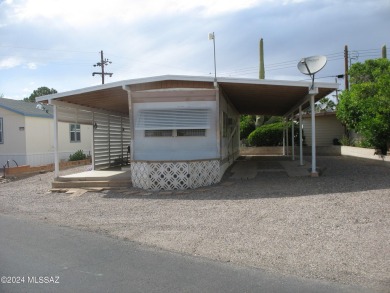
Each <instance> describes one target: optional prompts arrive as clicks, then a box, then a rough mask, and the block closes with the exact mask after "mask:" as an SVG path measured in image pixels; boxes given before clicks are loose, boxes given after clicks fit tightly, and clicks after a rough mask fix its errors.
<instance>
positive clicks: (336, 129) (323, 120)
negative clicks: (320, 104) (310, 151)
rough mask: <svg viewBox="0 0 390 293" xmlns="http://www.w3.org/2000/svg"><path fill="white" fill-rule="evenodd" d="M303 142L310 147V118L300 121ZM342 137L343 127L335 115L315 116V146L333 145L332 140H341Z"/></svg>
mask: <svg viewBox="0 0 390 293" xmlns="http://www.w3.org/2000/svg"><path fill="white" fill-rule="evenodd" d="M302 124H303V132H304V136H305V142H306V144H307V145H309V146H311V145H312V143H311V118H310V117H307V118H306V117H305V118H304V119H303V120H302ZM343 135H344V127H343V126H342V125H341V122H340V121H339V120H337V118H336V116H335V115H324V116H316V145H317V146H330V145H333V139H335V138H337V139H341V138H342V137H343Z"/></svg>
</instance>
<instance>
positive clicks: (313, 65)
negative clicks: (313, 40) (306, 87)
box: [298, 56, 327, 89]
mask: <svg viewBox="0 0 390 293" xmlns="http://www.w3.org/2000/svg"><path fill="white" fill-rule="evenodd" d="M326 62H327V60H326V57H325V56H311V57H306V58H302V60H301V61H299V63H298V70H299V71H300V72H301V73H303V74H306V75H310V77H311V87H310V89H314V75H315V74H316V73H317V72H318V71H320V70H321V69H322V68H324V66H325V65H326Z"/></svg>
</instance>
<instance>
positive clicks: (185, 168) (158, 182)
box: [131, 160, 221, 190]
mask: <svg viewBox="0 0 390 293" xmlns="http://www.w3.org/2000/svg"><path fill="white" fill-rule="evenodd" d="M131 179H132V182H133V186H134V187H138V188H143V189H150V190H174V189H190V188H197V187H201V186H208V185H211V184H215V183H218V182H219V181H220V180H221V174H220V164H219V160H211V161H193V162H132V163H131Z"/></svg>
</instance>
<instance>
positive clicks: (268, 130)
mask: <svg viewBox="0 0 390 293" xmlns="http://www.w3.org/2000/svg"><path fill="white" fill-rule="evenodd" d="M285 127H286V123H284V122H277V123H272V124H266V125H263V126H260V127H258V128H256V129H255V130H254V131H253V132H252V133H251V134H250V135H249V136H248V143H249V144H250V145H251V146H280V145H282V144H283V129H284V128H285ZM287 127H288V130H289V131H291V122H289V123H287ZM298 131H299V128H298V125H296V124H294V141H295V144H297V142H298V136H299V133H298ZM289 135H290V132H289ZM289 144H291V142H290V141H289Z"/></svg>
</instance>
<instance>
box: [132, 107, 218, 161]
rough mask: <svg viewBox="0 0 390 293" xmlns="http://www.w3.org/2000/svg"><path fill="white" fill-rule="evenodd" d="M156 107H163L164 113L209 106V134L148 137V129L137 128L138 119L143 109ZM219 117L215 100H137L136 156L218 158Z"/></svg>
mask: <svg viewBox="0 0 390 293" xmlns="http://www.w3.org/2000/svg"><path fill="white" fill-rule="evenodd" d="M153 109H154V110H155V109H159V110H160V111H161V112H164V110H167V111H168V110H169V111H172V110H174V109H177V110H180V109H207V111H208V115H209V121H208V123H209V126H208V127H207V129H206V133H205V136H193V137H191V136H169V137H146V136H145V129H142V127H137V121H138V120H139V119H140V116H141V113H142V111H143V110H153ZM216 117H217V112H216V103H215V101H189V102H175V103H172V102H160V103H157V102H155V103H135V104H134V122H135V131H134V159H135V160H149V161H154V160H158V161H164V160H165V161H179V160H199V159H213V158H217V157H218V149H217V140H216V131H217V130H216V124H217V123H216V119H217V118H216ZM137 128H138V129H137Z"/></svg>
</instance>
